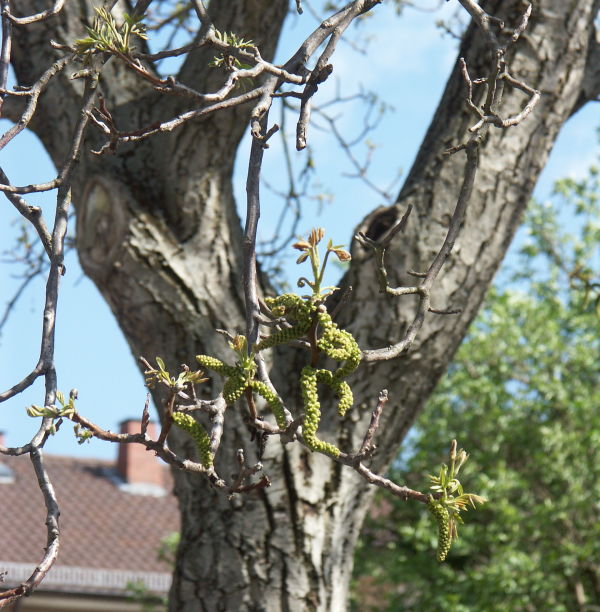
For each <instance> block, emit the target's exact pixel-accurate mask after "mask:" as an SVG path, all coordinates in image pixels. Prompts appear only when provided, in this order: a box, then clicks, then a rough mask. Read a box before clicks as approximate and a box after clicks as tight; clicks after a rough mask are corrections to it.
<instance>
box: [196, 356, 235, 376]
mask: <svg viewBox="0 0 600 612" xmlns="http://www.w3.org/2000/svg"><path fill="white" fill-rule="evenodd" d="M196 361H197V362H198V363H199V364H200V365H201V366H203V367H205V368H208V369H209V370H213V371H215V372H218V373H219V374H222V375H223V376H233V375H234V374H235V373H236V369H235V368H234V367H233V366H230V365H227V364H226V363H223V362H222V361H221V360H220V359H217V358H216V357H211V356H210V355H196Z"/></svg>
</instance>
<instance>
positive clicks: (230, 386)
mask: <svg viewBox="0 0 600 612" xmlns="http://www.w3.org/2000/svg"><path fill="white" fill-rule="evenodd" d="M247 386H248V378H247V376H246V375H245V373H244V372H242V371H239V370H235V372H234V374H233V375H232V376H230V377H229V378H228V379H227V380H226V381H225V384H224V385H223V397H224V398H225V401H226V402H227V404H228V405H231V404H234V403H235V402H236V401H237V400H239V399H240V397H242V394H243V393H244V391H245V390H246V387H247Z"/></svg>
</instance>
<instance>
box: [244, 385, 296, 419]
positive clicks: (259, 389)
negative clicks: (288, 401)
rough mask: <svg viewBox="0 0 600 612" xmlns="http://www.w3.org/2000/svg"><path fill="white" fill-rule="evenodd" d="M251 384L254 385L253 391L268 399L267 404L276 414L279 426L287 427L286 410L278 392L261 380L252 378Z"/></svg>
mask: <svg viewBox="0 0 600 612" xmlns="http://www.w3.org/2000/svg"><path fill="white" fill-rule="evenodd" d="M250 386H251V387H252V390H253V391H255V392H256V393H258V395H260V396H261V397H263V398H264V399H265V400H266V402H267V405H268V406H269V408H270V409H271V412H272V413H273V415H274V416H275V420H276V421H277V426H278V427H279V428H280V429H285V428H286V426H287V422H286V420H285V411H284V409H283V404H282V403H281V400H280V399H279V397H277V394H276V393H275V392H274V391H273V389H271V388H270V387H268V386H267V385H266V384H265V383H263V382H261V381H260V380H252V381H251V382H250Z"/></svg>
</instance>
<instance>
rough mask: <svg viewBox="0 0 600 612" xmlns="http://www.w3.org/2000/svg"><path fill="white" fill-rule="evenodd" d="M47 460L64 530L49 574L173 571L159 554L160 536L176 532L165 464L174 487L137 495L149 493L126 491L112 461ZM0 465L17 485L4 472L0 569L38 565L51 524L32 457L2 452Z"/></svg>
mask: <svg viewBox="0 0 600 612" xmlns="http://www.w3.org/2000/svg"><path fill="white" fill-rule="evenodd" d="M45 463H46V467H47V470H48V473H49V476H50V479H51V481H52V483H53V484H54V487H55V490H56V494H57V497H58V502H59V506H60V509H61V516H60V523H59V525H60V528H61V532H62V535H61V545H60V553H59V557H58V561H57V563H56V568H55V569H54V570H51V572H50V573H49V575H48V578H50V577H51V575H52V573H53V571H54V573H55V574H56V575H57V576H58V573H59V568H63V570H61V571H63V573H64V571H65V570H66V569H67V568H70V569H74V568H79V569H83V568H88V569H90V568H92V569H96V570H100V569H104V570H110V572H112V573H113V574H114V573H115V570H117V571H118V572H121V573H125V572H127V571H128V572H131V571H134V572H146V573H156V572H159V573H161V574H168V573H170V570H171V568H170V567H169V566H168V564H167V563H165V562H164V561H159V560H158V558H157V552H158V549H159V546H160V544H161V541H162V540H163V538H165V537H166V536H168V535H169V534H171V533H173V532H177V531H178V529H179V515H178V509H177V502H176V500H175V498H174V496H173V495H172V494H171V484H170V482H171V481H170V478H169V475H168V470H167V468H165V477H166V482H168V483H169V484H168V485H167V489H166V490H165V494H164V495H163V496H162V497H157V496H153V495H147V494H136V492H142V493H148V492H149V491H150V492H152V489H151V488H150V489H145V488H144V486H143V485H142V486H141V487H137V485H136V486H134V487H133V488H129V490H127V487H123V486H122V484H123V483H122V481H120V479H119V477H118V476H117V472H116V470H115V465H114V464H113V463H111V462H108V461H101V460H94V459H76V458H70V457H58V456H51V455H47V456H46V457H45ZM0 464H3V465H4V466H5V467H8V468H10V470H11V471H12V473H13V475H14V480H13V481H12V482H7V480H9V479H7V478H6V476H5V475H4V477H3V478H1V479H0V571H1V570H2V567H3V565H4V566H5V567H9V565H7V564H12V565H13V569H15V568H17V565H15V564H21V563H31V564H33V565H35V564H37V563H38V562H39V561H40V559H41V557H42V554H43V551H42V549H43V547H44V546H45V544H46V528H45V524H44V521H45V507H44V502H43V498H42V494H41V493H40V490H39V488H38V486H37V482H36V479H35V475H34V473H33V469H32V466H31V462H30V460H29V458H28V457H27V456H24V457H6V456H5V457H2V458H1V459H0ZM120 485H121V486H120ZM130 487H131V485H130ZM154 492H156V490H154ZM9 569H10V568H9ZM15 571H16V570H15ZM17 573H18V572H17ZM97 573H98V572H97ZM107 575H108V574H107ZM22 579H23V578H22V577H21V578H19V580H22ZM6 580H7V582H9V581H10V575H9V576H7V577H6ZM82 580H83V581H85V580H84V579H83V578H82ZM53 582H54V581H53ZM42 584H43V583H42ZM82 586H83V585H82ZM90 586H91V585H90Z"/></svg>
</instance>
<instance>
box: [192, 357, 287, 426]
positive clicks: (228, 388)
mask: <svg viewBox="0 0 600 612" xmlns="http://www.w3.org/2000/svg"><path fill="white" fill-rule="evenodd" d="M196 359H197V360H198V363H199V364H200V365H201V366H203V367H205V368H208V369H210V370H214V371H215V372H218V373H219V374H222V375H223V376H225V377H226V380H225V384H224V385H223V398H224V399H225V401H226V402H227V404H229V405H231V404H234V403H235V402H236V401H237V400H238V399H240V397H242V395H243V393H244V391H245V390H246V389H247V388H250V389H252V391H254V392H255V393H257V394H258V395H260V396H261V397H262V398H264V400H265V401H266V402H267V405H268V406H269V408H270V410H271V412H272V413H273V415H274V416H275V420H276V421H277V425H278V427H280V428H281V429H284V428H285V426H286V420H285V411H284V409H283V404H282V403H281V400H280V399H279V397H278V396H277V394H276V393H275V392H274V391H273V390H272V389H271V388H270V387H269V386H268V385H266V384H265V383H263V382H261V381H259V380H255V379H254V374H255V369H254V368H248V367H244V366H242V365H236V366H230V365H227V364H226V363H223V362H222V361H221V360H220V359H217V358H216V357H210V356H209V355H196Z"/></svg>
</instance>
